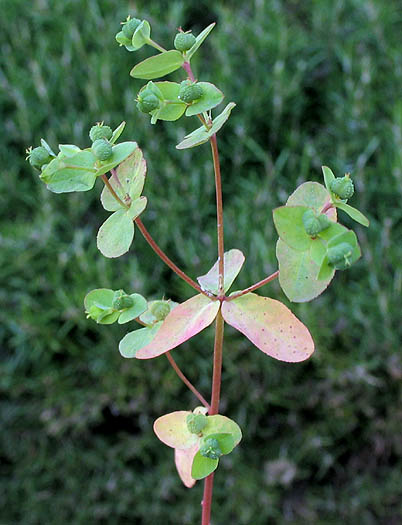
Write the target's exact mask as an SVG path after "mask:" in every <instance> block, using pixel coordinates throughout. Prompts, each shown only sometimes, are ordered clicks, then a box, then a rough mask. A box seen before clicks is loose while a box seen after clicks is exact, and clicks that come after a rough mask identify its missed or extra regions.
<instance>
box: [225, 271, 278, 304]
mask: <svg viewBox="0 0 402 525" xmlns="http://www.w3.org/2000/svg"><path fill="white" fill-rule="evenodd" d="M278 276H279V270H277V271H276V272H274V273H273V274H271V275H268V277H265V279H262V280H261V281H258V283H255V284H253V285H252V286H249V287H248V288H245V289H244V290H241V292H237V293H236V294H233V295H231V296H230V297H225V301H233V299H237V298H238V297H241V296H242V295H245V294H246V293H250V292H254V290H257V289H258V288H261V286H264V284H268V283H270V282H271V281H273V280H274V279H276V278H277V277H278Z"/></svg>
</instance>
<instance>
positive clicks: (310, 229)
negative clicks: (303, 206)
mask: <svg viewBox="0 0 402 525" xmlns="http://www.w3.org/2000/svg"><path fill="white" fill-rule="evenodd" d="M302 221H303V226H304V229H305V231H306V233H307V235H310V237H316V236H317V235H318V234H319V233H320V232H322V231H323V230H326V229H327V228H329V227H330V225H331V221H330V220H329V219H328V217H327V216H326V215H324V214H321V215H316V213H315V212H314V210H306V211H305V212H304V213H303V217H302Z"/></svg>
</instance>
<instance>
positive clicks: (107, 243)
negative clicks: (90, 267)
mask: <svg viewBox="0 0 402 525" xmlns="http://www.w3.org/2000/svg"><path fill="white" fill-rule="evenodd" d="M133 238H134V224H133V221H132V220H131V219H130V217H129V216H128V215H127V212H126V210H123V209H122V210H118V211H115V212H114V213H113V214H112V215H111V216H110V217H109V218H108V219H107V220H106V221H105V222H104V223H103V224H102V226H101V227H100V228H99V231H98V235H97V237H96V243H97V246H98V249H99V250H100V252H101V253H102V254H103V255H104V256H105V257H109V258H114V257H120V255H123V254H124V253H126V252H128V250H129V249H130V246H131V243H132V242H133Z"/></svg>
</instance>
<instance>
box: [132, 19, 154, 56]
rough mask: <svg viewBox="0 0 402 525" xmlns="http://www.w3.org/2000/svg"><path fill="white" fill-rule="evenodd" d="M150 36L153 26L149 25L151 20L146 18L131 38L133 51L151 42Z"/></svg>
mask: <svg viewBox="0 0 402 525" xmlns="http://www.w3.org/2000/svg"><path fill="white" fill-rule="evenodd" d="M150 36H151V26H150V25H149V22H147V21H146V20H143V21H142V22H141V24H140V25H139V26H138V27H137V29H136V30H135V32H134V35H133V38H132V40H131V45H132V47H133V51H137V50H138V49H140V48H141V47H142V46H143V45H145V44H147V43H148V42H149V37H150Z"/></svg>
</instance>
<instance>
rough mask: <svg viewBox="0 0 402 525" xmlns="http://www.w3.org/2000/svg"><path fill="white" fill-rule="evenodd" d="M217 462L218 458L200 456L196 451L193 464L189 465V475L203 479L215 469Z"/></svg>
mask: <svg viewBox="0 0 402 525" xmlns="http://www.w3.org/2000/svg"><path fill="white" fill-rule="evenodd" d="M218 463H219V459H211V458H206V457H204V456H201V454H200V452H199V451H198V452H197V453H196V455H195V456H194V459H193V465H192V467H191V477H192V478H194V479H204V478H206V477H207V476H209V475H210V474H212V472H214V470H216V468H217V466H218Z"/></svg>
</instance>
